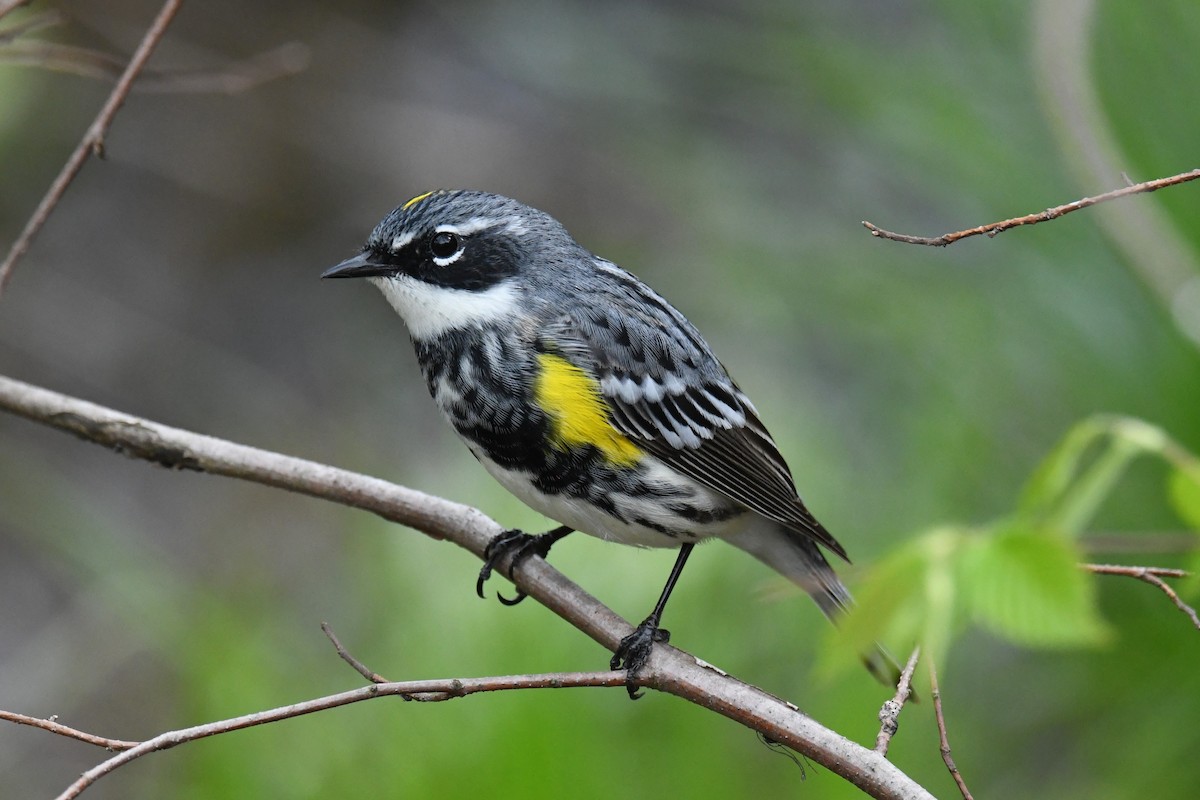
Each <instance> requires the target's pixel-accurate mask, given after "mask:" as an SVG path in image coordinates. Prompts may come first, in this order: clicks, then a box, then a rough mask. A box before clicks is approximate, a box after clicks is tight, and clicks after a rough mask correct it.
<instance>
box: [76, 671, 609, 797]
mask: <svg viewBox="0 0 1200 800" xmlns="http://www.w3.org/2000/svg"><path fill="white" fill-rule="evenodd" d="M584 686H603V687H616V686H621V687H624V686H625V676H624V674H623V673H620V672H556V673H547V674H542V675H505V676H503V677H489V678H448V679H442V680H430V681H403V682H399V683H374V684H371V685H370V686H364V687H361V688H359V689H351V690H350V691H348V692H339V693H338V694H331V695H327V696H325V697H318V698H316V699H314V700H306V701H305V702H303V703H293V704H292V705H287V706H280V707H279V708H272V709H269V710H267V711H257V712H255V713H253V714H245V715H243V716H240V717H231V718H230V719H223V720H218V721H216V722H206V723H205V724H203V725H195V726H193V727H191V728H183V729H181V730H177V731H168V732H166V733H161V734H159V735H158V736H155V737H154V738H153V739H147V740H146V741H144V742H132V743H129V744H131V745H132V746H131V747H130V748H129V749H128V750H125V751H124V752H122V753H120V754H118V755H115V756H113V757H112V758H110V759H108V760H107V761H104V762H102V763H100V764H98V765H96V766H95V767H93V768H91V769H89V770H88V771H87V772H85V773H83V775H81V776H80V777H79V779H78V780H76V781H75V782H74V783H72V784H71V785H70V786H69V787H67V789H66V791H64V792H63V793H62V794H60V795H58V798H57V800H70V798H74V797H78V796H79V795H80V794H82V793H83V791H84V790H85V789H87V788H88V787H89V786H91V785H92V784H94V783H95V782H96V781H98V780H99V779H100V778H103V777H104V776H105V775H108V774H109V773H111V772H113V771H114V770H116V769H117V768H118V767H122V766H124V765H125V764H128V763H129V762H130V761H133V760H135V759H138V758H141V757H142V756H144V755H147V754H149V753H156V752H158V751H160V750H169V749H171V748H172V747H176V746H177V745H181V744H184V743H185V742H192V741H195V740H197V739H204V738H206V737H208V736H217V735H219V734H222V733H230V732H231V731H238V730H242V729H244V728H252V727H254V726H256V725H265V724H267V723H271V722H278V721H280V720H284V719H292V718H294V717H300V716H303V715H305V714H312V713H313V712H316V711H324V710H326V709H330V708H338V707H340V706H347V705H350V704H352V703H360V702H362V701H363V700H373V699H375V698H376V697H402V698H404V699H405V700H419V701H424V702H438V701H444V700H452V699H454V698H456V697H466V696H467V695H472V694H478V693H480V692H499V691H509V690H514V689H559V688H568V687H584Z"/></svg>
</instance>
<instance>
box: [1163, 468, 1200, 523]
mask: <svg viewBox="0 0 1200 800" xmlns="http://www.w3.org/2000/svg"><path fill="white" fill-rule="evenodd" d="M1167 493H1168V495H1169V496H1170V498H1171V506H1172V507H1173V508H1174V509H1175V513H1176V514H1178V515H1179V518H1180V519H1182V520H1183V521H1184V522H1185V523H1186V524H1187V525H1188V527H1190V528H1191V529H1192V530H1194V531H1198V532H1200V464H1188V465H1187V466H1183V467H1177V468H1175V469H1173V470H1171V474H1170V476H1169V477H1168V478H1167Z"/></svg>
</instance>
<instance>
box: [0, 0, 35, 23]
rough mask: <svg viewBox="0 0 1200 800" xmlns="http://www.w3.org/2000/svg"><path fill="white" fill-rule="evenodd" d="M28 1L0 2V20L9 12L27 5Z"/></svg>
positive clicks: (5, 0) (10, 0) (11, 0)
mask: <svg viewBox="0 0 1200 800" xmlns="http://www.w3.org/2000/svg"><path fill="white" fill-rule="evenodd" d="M29 1H30V0H0V19H3V18H4V17H5V16H7V15H8V14H9V13H10V12H12V11H16V10H17V9H18V8H20V7H21V6H27V5H29Z"/></svg>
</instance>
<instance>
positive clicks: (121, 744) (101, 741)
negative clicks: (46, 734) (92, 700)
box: [0, 710, 138, 750]
mask: <svg viewBox="0 0 1200 800" xmlns="http://www.w3.org/2000/svg"><path fill="white" fill-rule="evenodd" d="M0 719H2V720H6V721H8V722H15V723H16V724H18V725H28V726H30V727H31V728H41V729H42V730H44V731H50V732H51V733H56V734H58V735H59V736H66V737H67V738H68V739H76V740H78V741H80V742H86V743H87V744H94V745H96V746H97V747H103V748H104V749H105V750H128V749H129V748H131V747H137V746H138V742H129V741H125V740H124V739H109V738H106V737H104V736H96V735H95V734H92V733H87V732H85V731H81V730H77V729H75V728H71V727H68V726H66V725H63V724H62V723H61V722H59V721H58V720H57V719H56V718H55V717H50V719H42V718H40V717H30V716H26V715H25V714H17V713H14V712H12V711H3V710H0Z"/></svg>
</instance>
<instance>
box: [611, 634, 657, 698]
mask: <svg viewBox="0 0 1200 800" xmlns="http://www.w3.org/2000/svg"><path fill="white" fill-rule="evenodd" d="M669 641H671V632H670V631H669V630H667V629H666V628H660V627H658V615H657V614H651V615H650V616H648V617H646V618H645V619H644V620H642V624H640V625H638V626H637V627H636V628H634V629H633V633H631V634H629V635H628V636H626V637H625V638H624V639H622V640H621V642H620V644H618V645H617V649H616V650H615V651H614V652H613V657H612V659H611V660H610V661H609V662H608V668H609V669H612V670H618V669H623V670H625V691H627V692H629V699H630V700H637V699H638V698H639V697H641V696H642V694H643V692H642V691H641V689H639V688H638V687H637V684H636V683H634V681H635V680H636V679H637V675H638V672H640V671H641V669H642V667H644V666H646V662H647V661H648V660H649V659H650V652H651V651H652V650H653V649H654V645H655V644H666V643H667V642H669Z"/></svg>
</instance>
